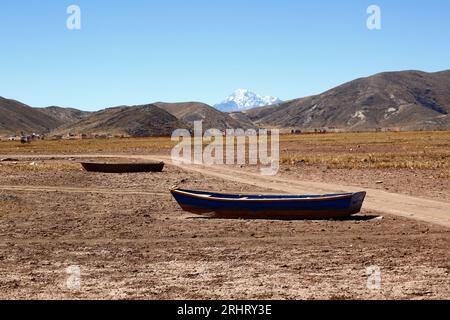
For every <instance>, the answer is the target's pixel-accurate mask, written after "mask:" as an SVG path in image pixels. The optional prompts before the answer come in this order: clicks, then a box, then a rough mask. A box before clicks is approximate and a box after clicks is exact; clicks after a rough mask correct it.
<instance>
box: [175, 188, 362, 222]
mask: <svg viewBox="0 0 450 320" xmlns="http://www.w3.org/2000/svg"><path fill="white" fill-rule="evenodd" d="M171 192H172V195H173V196H174V198H175V199H176V201H177V202H178V204H179V205H180V206H181V208H182V209H183V210H185V211H188V212H191V213H195V214H200V215H206V216H209V217H219V218H244V219H249V218H250V219H332V218H344V217H348V216H351V215H353V214H356V213H358V212H360V211H361V207H362V204H363V201H364V198H365V196H366V193H365V192H358V193H347V194H338V195H323V196H254V195H249V196H245V195H239V196H233V195H224V194H210V193H206V192H198V191H190V190H181V189H174V190H172V191H171Z"/></svg>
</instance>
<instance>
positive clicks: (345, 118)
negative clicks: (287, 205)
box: [244, 71, 450, 130]
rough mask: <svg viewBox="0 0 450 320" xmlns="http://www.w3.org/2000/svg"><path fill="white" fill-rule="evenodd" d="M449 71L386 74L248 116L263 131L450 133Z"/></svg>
mask: <svg viewBox="0 0 450 320" xmlns="http://www.w3.org/2000/svg"><path fill="white" fill-rule="evenodd" d="M449 113H450V71H443V72H436V73H426V72H421V71H403V72H386V73H380V74H377V75H374V76H371V77H367V78H361V79H357V80H354V81H351V82H348V83H346V84H343V85H341V86H338V87H336V88H334V89H331V90H329V91H326V92H324V93H322V94H319V95H316V96H311V97H306V98H302V99H296V100H291V101H288V102H285V103H282V104H280V105H278V106H268V107H262V108H255V109H252V110H249V111H245V112H244V114H245V116H246V117H247V118H248V119H250V120H251V121H253V122H255V123H257V124H259V125H272V126H278V127H282V128H304V129H313V128H324V127H334V128H342V129H347V130H367V129H375V128H391V127H399V128H402V129H409V130H417V129H420V130H422V129H445V128H450V116H449Z"/></svg>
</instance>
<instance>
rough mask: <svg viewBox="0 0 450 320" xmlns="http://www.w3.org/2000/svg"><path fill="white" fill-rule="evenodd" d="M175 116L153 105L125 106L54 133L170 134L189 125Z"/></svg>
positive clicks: (93, 115) (96, 113) (99, 112)
mask: <svg viewBox="0 0 450 320" xmlns="http://www.w3.org/2000/svg"><path fill="white" fill-rule="evenodd" d="M187 127H188V126H187V125H186V124H185V123H183V122H182V121H179V120H178V119H177V118H176V117H175V116H173V115H171V114H170V113H168V112H167V111H165V110H162V109H160V108H158V107H157V106H155V105H153V104H149V105H140V106H131V107H130V106H121V107H115V108H109V109H105V110H102V111H98V112H95V113H92V114H91V115H90V116H89V117H87V118H85V119H83V120H81V121H79V122H77V123H75V124H73V125H69V126H64V127H61V128H59V129H58V130H55V131H54V132H53V134H68V133H72V134H83V133H86V134H112V135H125V136H133V137H145V136H169V135H171V134H172V132H173V131H174V130H175V129H178V128H182V129H184V128H187Z"/></svg>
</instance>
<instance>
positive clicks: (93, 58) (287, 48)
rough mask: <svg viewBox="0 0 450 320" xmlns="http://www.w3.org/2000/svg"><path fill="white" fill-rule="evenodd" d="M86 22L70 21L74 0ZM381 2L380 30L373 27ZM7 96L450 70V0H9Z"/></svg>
mask: <svg viewBox="0 0 450 320" xmlns="http://www.w3.org/2000/svg"><path fill="white" fill-rule="evenodd" d="M71 4H76V5H78V6H80V8H81V23H82V29H81V30H77V31H73V30H72V31H71V30H68V29H67V28H66V20H67V17H68V16H69V15H68V14H67V13H66V10H67V7H68V6H69V5H71ZM371 4H376V5H378V6H380V7H381V13H382V30H379V31H370V30H368V29H367V27H366V19H367V17H368V15H367V14H366V9H367V7H368V6H369V5H371ZM0 45H1V46H0V96H4V97H7V98H13V99H17V100H20V101H22V102H24V103H27V104H30V105H32V106H47V105H60V106H67V107H76V108H81V109H84V110H97V109H100V108H104V107H109V106H115V105H122V104H143V103H150V102H154V101H168V102H175V101H203V102H206V103H210V104H213V103H217V102H220V101H221V100H222V99H223V98H225V96H227V95H228V94H230V93H231V92H232V91H233V90H234V89H237V88H248V89H250V90H253V91H255V92H257V93H259V94H264V95H275V96H279V97H280V98H282V99H286V100H287V99H293V98H298V97H302V96H307V95H311V94H316V93H320V92H322V91H324V90H326V89H329V88H331V87H333V86H335V85H338V84H341V83H343V82H346V81H349V80H352V79H354V78H357V77H361V76H368V75H371V74H374V73H378V72H381V71H389V70H404V69H420V70H424V71H438V70H444V69H450V1H447V0H441V1H438V0H428V1H425V0H420V1H414V0H408V1H406V0H396V1H392V0H391V1H385V0H382V1H381V0H373V1H361V0H360V1H357V0H354V1H331V0H330V1H311V2H310V3H306V2H301V1H294V0H291V1H287V0H270V1H269V0H214V1H212V0H132V1H113V0H110V1H102V0H71V1H64V0H58V1H56V0H55V1H49V0H47V1H45V0H39V1H38V0H2V1H1V4H0Z"/></svg>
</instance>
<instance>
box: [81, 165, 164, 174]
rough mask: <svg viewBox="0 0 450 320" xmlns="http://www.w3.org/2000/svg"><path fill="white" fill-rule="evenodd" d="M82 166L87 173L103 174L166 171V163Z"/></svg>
mask: <svg viewBox="0 0 450 320" xmlns="http://www.w3.org/2000/svg"><path fill="white" fill-rule="evenodd" d="M81 165H82V166H83V168H84V169H85V170H86V171H89V172H103V173H129V172H161V171H162V170H163V169H164V162H154V163H153V162H148V163H146V162H144V163H137V162H136V163H134V162H131V163H100V162H82V163H81Z"/></svg>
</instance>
